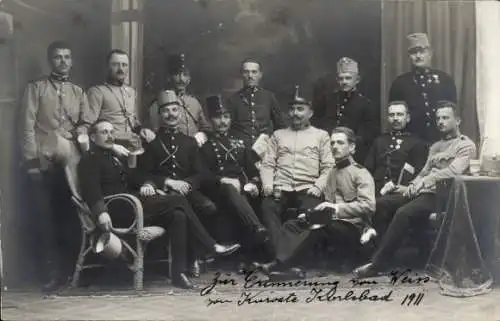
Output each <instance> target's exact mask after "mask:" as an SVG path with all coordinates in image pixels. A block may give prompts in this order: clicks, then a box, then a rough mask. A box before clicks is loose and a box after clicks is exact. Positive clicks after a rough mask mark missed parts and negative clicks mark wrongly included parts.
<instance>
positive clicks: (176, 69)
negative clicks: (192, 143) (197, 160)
mask: <svg viewBox="0 0 500 321" xmlns="http://www.w3.org/2000/svg"><path fill="white" fill-rule="evenodd" d="M168 68H169V70H168V72H169V76H168V82H169V85H168V89H167V90H173V91H175V93H176V95H177V97H178V98H179V100H180V102H181V104H182V105H181V107H182V109H181V114H180V119H179V125H178V130H179V131H180V132H181V133H183V134H184V135H188V136H191V137H194V138H195V139H196V141H197V143H198V146H202V145H203V144H204V143H205V142H206V141H207V135H206V132H210V131H211V128H212V126H211V125H210V123H209V122H208V120H207V117H206V116H205V113H204V111H203V108H202V107H201V104H200V102H199V101H198V99H196V97H194V96H192V95H190V94H188V93H187V92H186V89H187V87H188V86H189V84H190V83H191V73H190V72H189V69H188V68H187V66H186V62H185V56H184V54H179V55H171V56H169V58H168ZM160 107H161V106H158V101H157V100H155V101H154V102H153V104H152V105H151V107H150V109H149V110H150V122H151V127H152V128H153V129H154V130H155V131H156V130H157V129H158V128H159V127H160V118H159V116H158V115H159V113H158V108H160Z"/></svg>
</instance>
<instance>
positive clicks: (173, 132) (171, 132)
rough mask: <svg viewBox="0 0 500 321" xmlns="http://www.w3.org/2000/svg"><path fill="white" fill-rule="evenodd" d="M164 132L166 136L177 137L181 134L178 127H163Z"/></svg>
mask: <svg viewBox="0 0 500 321" xmlns="http://www.w3.org/2000/svg"><path fill="white" fill-rule="evenodd" d="M162 132H163V133H164V134H166V135H172V136H173V135H177V134H178V133H179V128H178V127H166V126H165V127H162Z"/></svg>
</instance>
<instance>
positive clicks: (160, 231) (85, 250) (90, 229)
mask: <svg viewBox="0 0 500 321" xmlns="http://www.w3.org/2000/svg"><path fill="white" fill-rule="evenodd" d="M65 174H66V179H67V181H68V184H69V187H70V189H71V194H72V202H73V204H74V206H75V207H76V209H77V212H78V218H79V219H80V226H81V230H82V240H81V246H80V253H79V254H78V259H77V261H76V265H75V270H74V274H73V278H72V281H71V287H72V288H74V287H77V286H78V281H79V278H80V273H81V272H82V271H83V270H85V269H90V268H96V267H103V266H104V264H85V262H86V261H87V260H86V259H87V258H88V257H89V256H91V254H94V255H97V254H96V253H95V246H96V242H97V239H98V238H99V236H100V235H102V232H101V230H100V229H99V228H98V227H97V225H96V223H95V222H94V221H93V219H92V218H91V215H90V214H91V212H90V209H89V207H88V206H87V204H86V203H85V202H84V201H83V199H82V197H81V194H80V192H79V191H80V190H79V185H78V177H77V176H78V175H77V173H76V167H75V166H66V168H65ZM104 201H105V203H106V205H110V204H111V203H114V202H123V203H125V204H126V206H128V207H130V208H131V209H132V211H133V213H134V214H133V215H134V220H133V222H132V224H131V225H130V226H129V227H127V228H112V230H111V232H112V233H114V234H115V235H116V236H118V237H119V239H120V241H121V243H122V248H123V250H124V251H126V252H128V253H129V254H130V255H131V256H132V259H133V263H132V264H130V265H128V268H129V269H130V270H131V271H132V272H133V273H134V289H135V290H137V291H140V290H142V289H143V277H144V273H143V272H144V254H145V250H146V245H147V244H148V243H149V242H151V241H153V240H155V239H158V238H160V237H162V236H164V235H165V233H166V231H165V229H164V228H162V227H159V226H144V216H143V207H142V204H141V202H140V200H139V199H138V198H137V197H135V196H134V195H131V194H116V195H110V196H107V197H105V198H104ZM125 238H127V239H132V240H133V242H131V241H128V242H127V241H126V240H125ZM129 242H130V243H132V244H133V243H135V245H131V244H130V243H129ZM123 254H125V253H123ZM167 256H168V257H167V259H166V260H159V262H165V261H166V262H168V264H169V274H170V273H171V252H170V242H169V245H168V249H167ZM156 262H158V261H156ZM169 276H170V275H169Z"/></svg>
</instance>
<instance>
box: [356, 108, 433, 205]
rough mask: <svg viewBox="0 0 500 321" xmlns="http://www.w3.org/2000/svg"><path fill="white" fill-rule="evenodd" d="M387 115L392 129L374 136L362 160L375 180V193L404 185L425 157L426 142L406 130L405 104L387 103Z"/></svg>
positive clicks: (387, 191) (408, 116)
mask: <svg viewBox="0 0 500 321" xmlns="http://www.w3.org/2000/svg"><path fill="white" fill-rule="evenodd" d="M387 118H388V121H389V124H390V126H391V131H390V132H388V133H385V134H383V135H381V136H379V137H377V138H376V139H375V141H374V142H373V145H372V147H371V149H370V152H369V153H368V156H367V157H366V160H365V166H366V168H367V169H368V170H369V171H370V173H372V175H373V178H374V180H375V188H376V193H377V196H379V195H381V194H388V193H390V192H392V191H394V190H395V189H396V188H397V185H401V184H402V185H407V184H408V183H409V181H410V180H411V179H413V178H414V177H415V176H416V175H417V174H418V173H419V172H420V170H421V169H422V167H424V164H425V160H426V159H427V146H426V144H425V142H424V141H422V140H421V139H420V138H419V137H418V136H416V135H415V134H412V133H409V132H408V131H406V128H407V124H408V123H409V122H410V121H411V119H410V115H409V112H408V106H407V105H406V103H405V102H403V101H394V102H391V103H389V107H388V113H387ZM402 170H403V172H402ZM400 175H401V177H400Z"/></svg>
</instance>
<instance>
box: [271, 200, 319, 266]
mask: <svg viewBox="0 0 500 321" xmlns="http://www.w3.org/2000/svg"><path fill="white" fill-rule="evenodd" d="M306 192H307V190H303V191H299V192H282V195H281V198H280V199H279V200H275V199H273V198H271V197H266V198H264V199H263V200H262V220H263V222H264V225H265V226H266V227H267V229H268V230H269V232H270V234H271V242H272V245H273V246H274V251H275V253H273V254H272V255H274V256H275V257H277V258H278V259H280V260H286V259H287V258H289V257H291V256H292V253H293V252H295V251H296V249H297V248H298V246H299V245H300V244H302V242H303V241H304V240H305V239H306V238H307V237H308V236H309V233H310V231H309V228H308V227H307V226H304V225H303V224H302V223H301V222H299V221H298V220H296V215H297V214H298V213H301V212H302V211H305V210H306V209H310V208H314V207H315V206H316V205H318V204H319V203H321V200H320V199H319V198H317V197H314V196H311V195H308V194H307V193H306ZM289 208H297V209H298V213H294V215H295V217H291V218H289V217H286V209H289ZM284 221H285V222H286V223H285V224H284V225H283V222H284Z"/></svg>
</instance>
